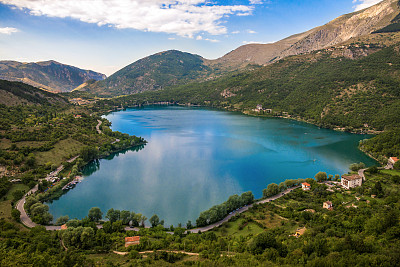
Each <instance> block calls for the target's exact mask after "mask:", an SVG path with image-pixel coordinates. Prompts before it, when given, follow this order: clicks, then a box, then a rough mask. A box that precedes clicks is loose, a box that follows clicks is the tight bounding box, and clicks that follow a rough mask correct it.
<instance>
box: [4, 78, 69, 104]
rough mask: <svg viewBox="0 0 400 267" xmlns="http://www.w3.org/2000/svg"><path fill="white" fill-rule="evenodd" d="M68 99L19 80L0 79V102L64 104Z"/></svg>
mask: <svg viewBox="0 0 400 267" xmlns="http://www.w3.org/2000/svg"><path fill="white" fill-rule="evenodd" d="M67 102H68V101H67V100H66V99H65V98H64V97H61V96H60V95H56V94H53V93H50V92H46V91H43V90H40V89H37V88H35V87H32V86H30V85H27V84H24V83H21V82H9V81H5V80H0V104H3V105H6V106H15V105H19V104H27V105H32V104H39V105H49V104H66V103H67Z"/></svg>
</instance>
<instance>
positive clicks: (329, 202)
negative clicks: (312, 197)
mask: <svg viewBox="0 0 400 267" xmlns="http://www.w3.org/2000/svg"><path fill="white" fill-rule="evenodd" d="M325 203H326V204H328V205H332V202H331V201H325V202H324V204H325Z"/></svg>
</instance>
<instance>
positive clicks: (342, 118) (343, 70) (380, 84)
mask: <svg viewBox="0 0 400 267" xmlns="http://www.w3.org/2000/svg"><path fill="white" fill-rule="evenodd" d="M399 47H400V46H399V45H394V46H391V47H387V48H384V49H382V50H380V51H378V52H376V53H373V54H371V55H369V56H367V57H364V58H361V59H358V60H351V59H348V58H346V57H336V56H333V52H330V51H326V50H324V51H320V52H315V53H312V54H308V55H301V56H293V57H289V58H287V59H284V60H280V61H279V62H277V63H275V64H273V65H269V66H266V67H263V68H261V69H259V70H256V71H253V72H247V73H242V74H237V75H233V76H230V77H225V78H221V79H217V80H214V81H209V82H203V83H191V84H188V85H183V86H179V87H173V88H170V89H168V90H163V91H157V92H147V93H142V94H136V95H132V96H126V97H122V98H116V99H114V100H111V103H113V104H115V105H121V104H123V105H134V104H144V103H146V102H150V103H154V102H159V101H173V102H175V103H180V104H187V103H191V104H199V105H206V106H213V107H220V108H226V109H229V110H237V111H242V112H248V113H251V110H252V109H254V108H256V105H258V104H261V105H262V106H263V108H266V109H272V111H273V113H272V114H281V112H287V113H288V114H289V115H291V116H292V117H297V118H301V119H304V120H307V121H310V122H313V123H316V124H318V125H321V126H324V127H328V128H338V127H346V129H347V130H353V129H359V128H360V129H361V128H362V129H364V130H368V129H371V130H372V129H374V130H384V129H385V127H388V126H391V125H399V123H400V109H399V106H400V79H399V75H398V74H399V70H400V53H399ZM350 49H354V50H357V49H362V47H361V48H360V47H359V48H356V47H355V46H354V45H353V48H352V47H351V45H350ZM99 105H103V103H99ZM257 114H258V113H257ZM367 124H368V126H367Z"/></svg>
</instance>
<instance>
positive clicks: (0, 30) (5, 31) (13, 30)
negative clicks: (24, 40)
mask: <svg viewBox="0 0 400 267" xmlns="http://www.w3.org/2000/svg"><path fill="white" fill-rule="evenodd" d="M16 32H19V30H18V29H16V28H11V27H5V28H0V34H7V35H10V34H12V33H16Z"/></svg>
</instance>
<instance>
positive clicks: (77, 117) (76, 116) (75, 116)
mask: <svg viewBox="0 0 400 267" xmlns="http://www.w3.org/2000/svg"><path fill="white" fill-rule="evenodd" d="M74 118H75V119H80V118H82V115H80V114H77V115H74Z"/></svg>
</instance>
